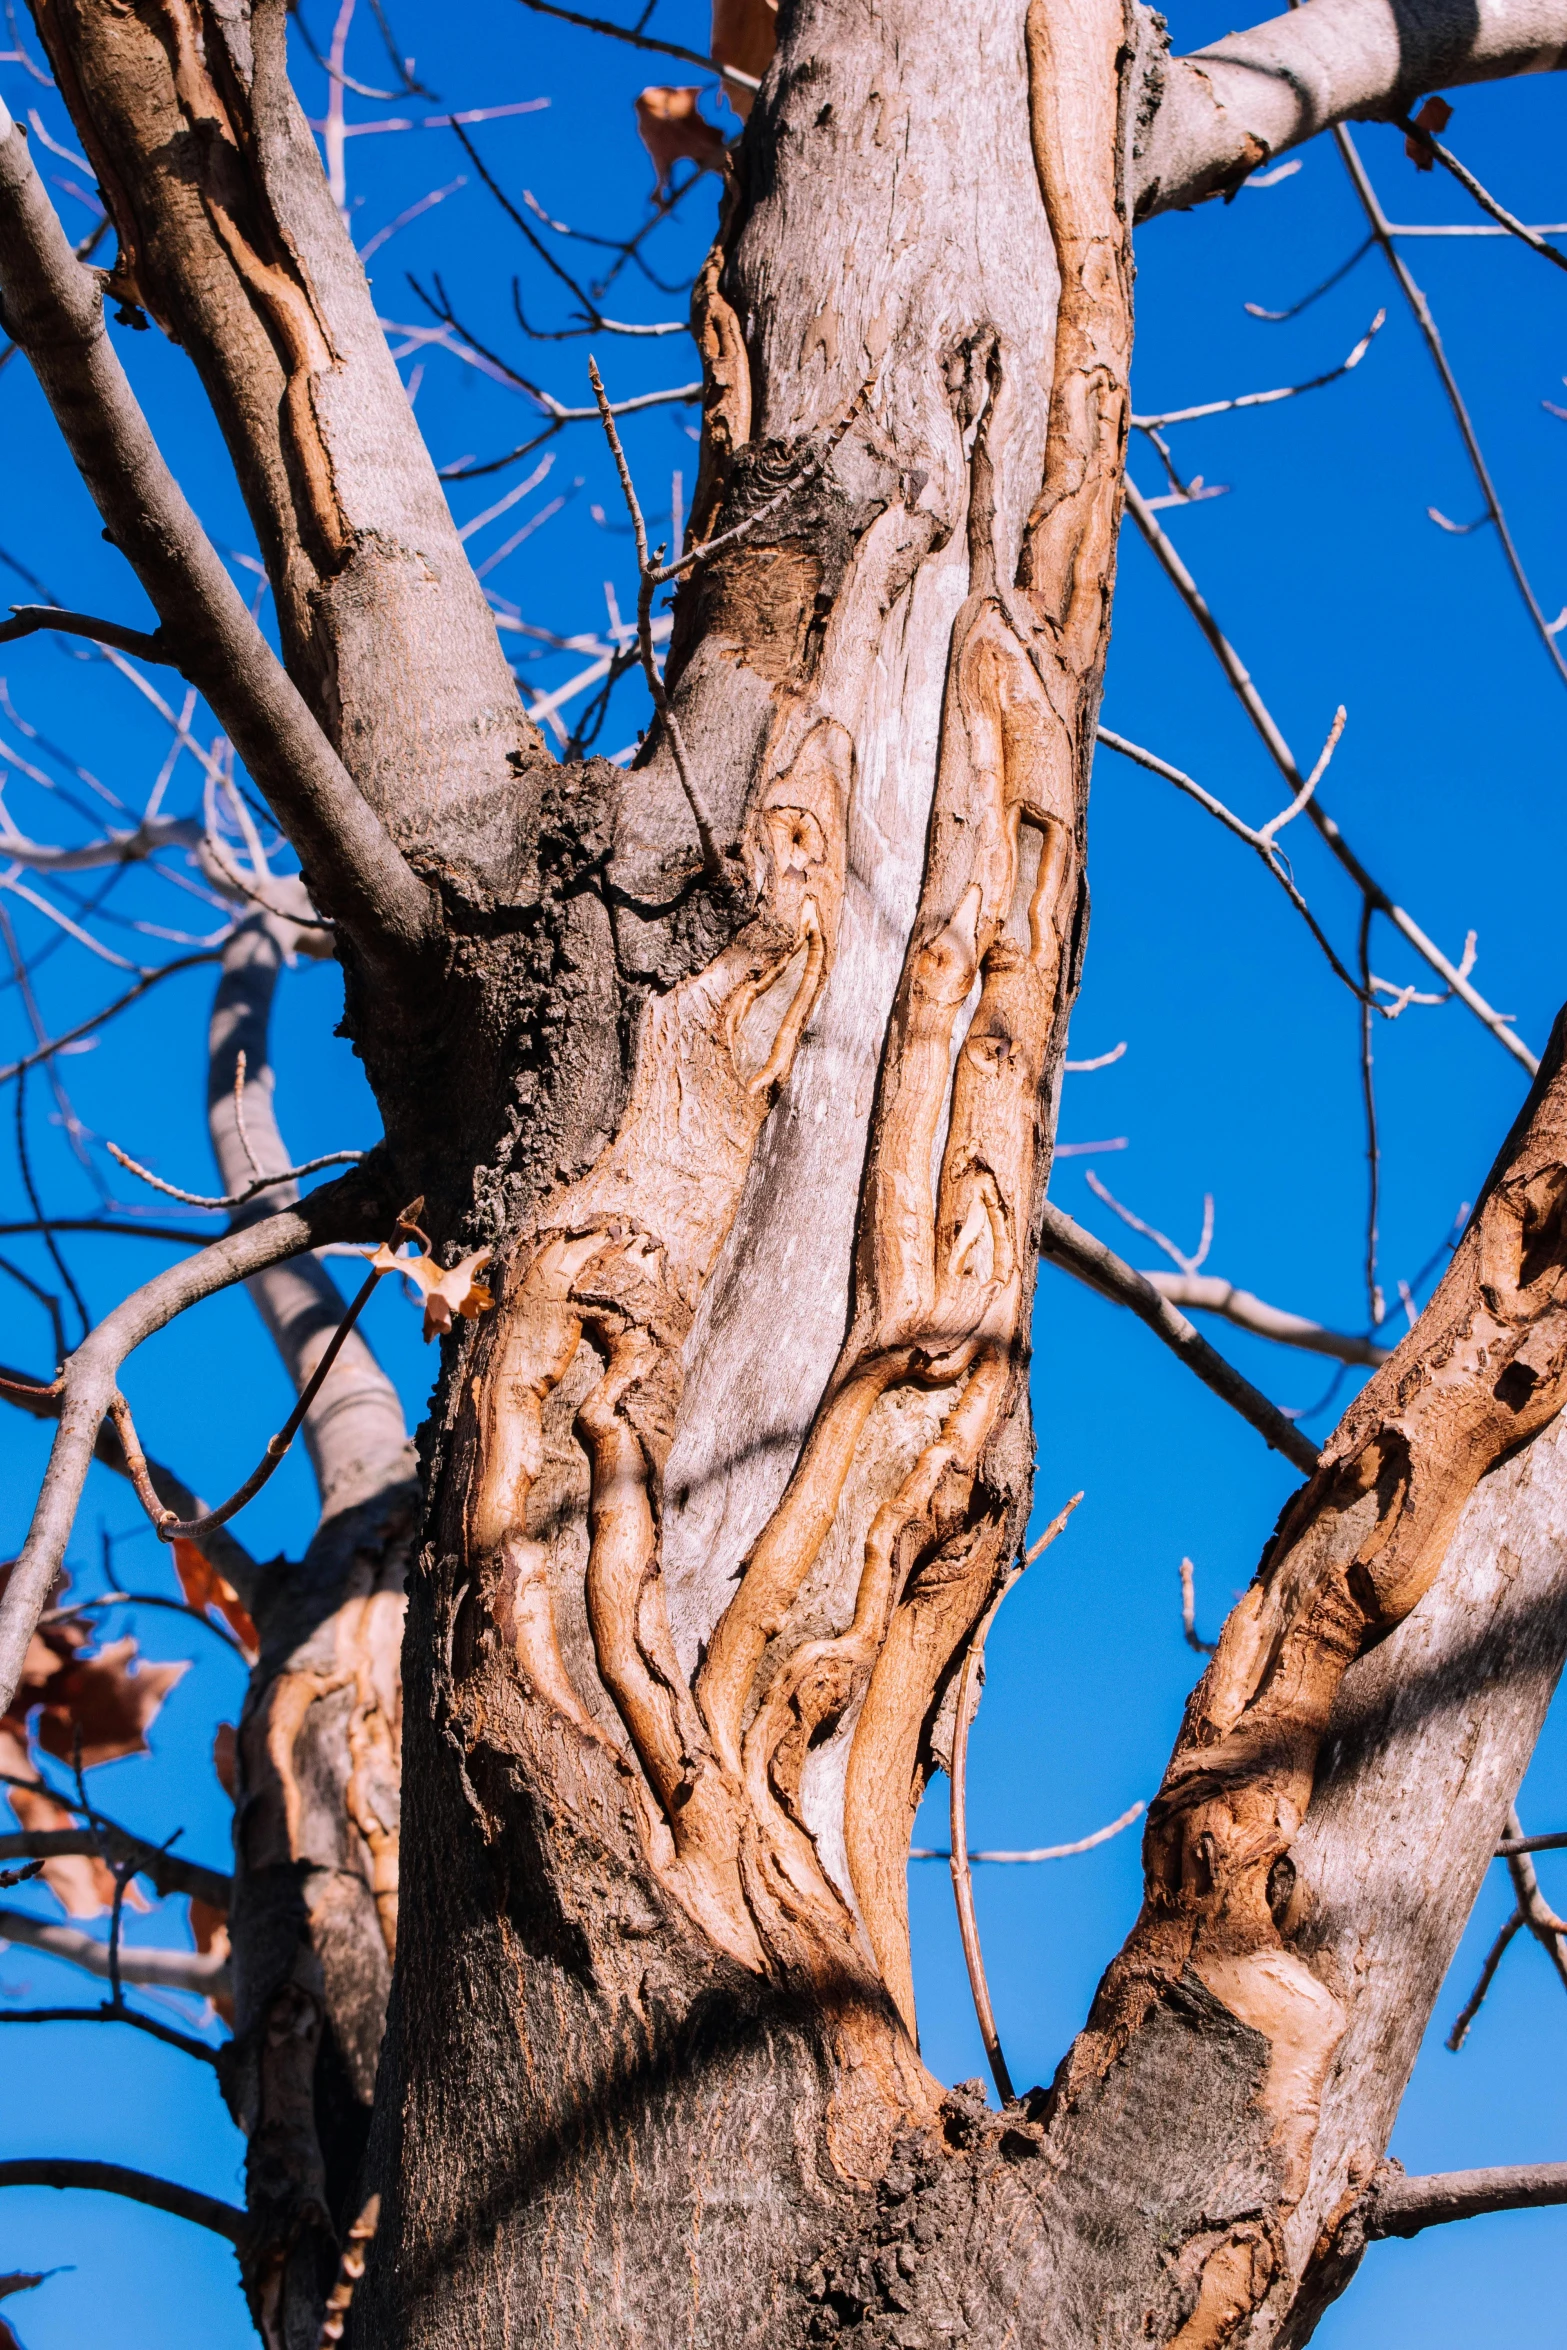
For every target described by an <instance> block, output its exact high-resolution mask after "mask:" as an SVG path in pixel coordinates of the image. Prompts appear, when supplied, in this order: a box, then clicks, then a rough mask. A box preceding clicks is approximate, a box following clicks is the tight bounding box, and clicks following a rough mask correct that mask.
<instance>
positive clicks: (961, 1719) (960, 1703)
mask: <svg viewBox="0 0 1567 2350" xmlns="http://www.w3.org/2000/svg"><path fill="white" fill-rule="evenodd" d="M1082 1498H1083V1497H1082V1495H1081V1494H1080V1493H1074V1494H1073V1496H1072V1498H1071V1500H1070V1501H1069V1502H1068V1503H1067V1505H1066V1507H1065V1509H1064V1510H1062V1511H1061V1513H1060V1514H1059V1516H1057V1517H1055V1518H1053V1519H1052V1520H1051V1522H1050V1524H1049V1525H1048V1526H1047V1527H1046V1528H1045V1531H1044V1533H1043V1534H1042V1535H1041V1536H1040V1537H1039V1540H1038V1541H1037V1542H1036V1543H1035V1544H1034V1545H1033V1547H1032V1548H1031V1549H1030V1550H1029V1551H1028V1552H1027V1553H1026V1554H1025V1555H1024V1556H1023V1557H1022V1558H1021V1559H1019V1560H1018V1562H1017V1564H1016V1565H1015V1566H1014V1567H1013V1569H1012V1572H1011V1573H1010V1574H1009V1575H1008V1576H1007V1577H1006V1580H1005V1581H1004V1582H1003V1584H1002V1586H1001V1589H1000V1590H999V1591H998V1592H997V1593H996V1596H995V1598H994V1599H993V1600H992V1601H991V1603H990V1605H989V1607H988V1608H987V1609H986V1610H985V1613H984V1614H983V1616H981V1618H980V1620H979V1623H978V1624H977V1625H976V1627H975V1630H974V1634H973V1637H972V1638H971V1640H970V1641H969V1644H968V1651H967V1654H966V1655H965V1656H964V1659H963V1662H962V1664H961V1665H960V1666H959V1668H958V1690H957V1709H956V1712H955V1713H954V1716H953V1723H952V1770H951V1774H950V1779H951V1789H952V1800H951V1823H952V1852H951V1857H950V1859H949V1861H948V1864H947V1865H948V1867H949V1869H950V1870H951V1873H952V1897H953V1900H954V1901H955V1902H956V1904H957V1911H958V1933H959V1935H960V1936H961V1938H962V1942H963V1963H964V1965H965V1966H966V1967H967V1968H968V1979H969V1989H970V1991H971V1992H972V1993H973V1995H974V2013H975V2015H976V2016H977V2017H978V2019H979V2036H980V2038H981V2039H982V2040H983V2041H984V2043H985V2055H986V2057H987V2058H988V2060H989V2063H990V2072H991V2078H992V2079H993V2080H994V2082H995V2084H996V2093H997V2095H998V2096H999V2097H1000V2099H1001V2102H1002V2104H1003V2105H1010V2104H1011V2102H1012V2099H1013V2096H1014V2095H1015V2091H1014V2090H1013V2087H1012V2076H1011V2074H1010V2073H1009V2072H1008V2071H1007V2060H1006V2058H1005V2056H1004V2055H1003V2054H1002V2052H1001V2035H1000V2033H999V2032H998V2031H997V2030H996V2013H995V2009H994V2008H993V2007H992V2006H991V2003H990V1985H989V1984H988V1983H987V1981H986V1980H985V1959H984V1954H983V1952H982V1951H981V1949H980V1943H979V1920H978V1918H977V1917H976V1916H975V1914H974V1875H973V1871H972V1870H971V1868H970V1867H969V1849H968V1738H969V1731H970V1730H971V1729H972V1727H973V1723H974V1716H975V1714H976V1713H977V1712H978V1710H979V1699H980V1692H981V1690H982V1689H983V1688H984V1686H985V1642H986V1639H987V1638H988V1637H989V1633H990V1627H991V1625H992V1624H993V1623H994V1622H995V1620H996V1611H997V1610H998V1608H999V1607H1000V1605H1001V1602H1002V1601H1003V1600H1004V1599H1005V1598H1006V1595H1007V1593H1008V1592H1009V1591H1010V1590H1011V1588H1012V1586H1013V1584H1014V1583H1015V1582H1016V1581H1017V1579H1018V1577H1019V1576H1020V1575H1021V1574H1022V1572H1023V1570H1024V1568H1025V1567H1028V1566H1032V1564H1033V1562H1034V1560H1035V1559H1037V1558H1038V1557H1039V1555H1040V1553H1041V1552H1042V1551H1045V1550H1048V1549H1049V1547H1050V1545H1051V1543H1052V1542H1054V1540H1055V1538H1056V1536H1057V1535H1058V1534H1059V1533H1060V1531H1061V1529H1062V1527H1063V1526H1064V1525H1065V1524H1066V1522H1067V1519H1068V1518H1069V1517H1070V1516H1071V1515H1072V1512H1073V1511H1074V1510H1075V1509H1076V1507H1077V1505H1078V1503H1079V1502H1080V1501H1081V1500H1082Z"/></svg>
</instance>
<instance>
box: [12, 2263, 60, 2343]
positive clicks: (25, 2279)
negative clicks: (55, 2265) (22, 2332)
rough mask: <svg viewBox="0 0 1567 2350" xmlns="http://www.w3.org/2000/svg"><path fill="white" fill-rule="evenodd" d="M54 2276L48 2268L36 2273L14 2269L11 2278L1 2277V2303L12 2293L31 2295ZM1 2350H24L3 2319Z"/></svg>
mask: <svg viewBox="0 0 1567 2350" xmlns="http://www.w3.org/2000/svg"><path fill="white" fill-rule="evenodd" d="M53 2274H54V2271H53V2270H52V2269H48V2268H41V2269H38V2270H36V2271H32V2270H26V2269H19V2268H18V2269H13V2270H12V2271H11V2273H10V2275H9V2276H0V2301H4V2300H7V2299H8V2298H9V2297H10V2295H11V2294H12V2293H30V2292H31V2291H32V2289H33V2287H34V2286H35V2285H41V2284H42V2283H43V2281H44V2279H45V2278H46V2277H49V2276H52V2275H53ZM0 2350H22V2345H21V2343H20V2342H19V2341H18V2339H17V2337H16V2334H15V2332H14V2331H13V2330H12V2328H11V2326H10V2325H8V2324H7V2322H6V2320H5V2319H4V2318H3V2317H0Z"/></svg>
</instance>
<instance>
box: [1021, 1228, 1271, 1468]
mask: <svg viewBox="0 0 1567 2350" xmlns="http://www.w3.org/2000/svg"><path fill="white" fill-rule="evenodd" d="M1039 1247H1040V1254H1041V1255H1042V1256H1046V1257H1048V1258H1049V1259H1050V1260H1051V1262H1052V1263H1053V1264H1057V1265H1060V1266H1061V1268H1062V1269H1063V1271H1065V1272H1068V1273H1072V1274H1075V1275H1076V1277H1077V1279H1078V1280H1079V1281H1086V1282H1087V1284H1088V1286H1089V1288H1090V1289H1097V1290H1098V1291H1099V1293H1100V1295H1101V1296H1102V1297H1108V1298H1110V1299H1111V1300H1112V1301H1113V1302H1114V1303H1115V1304H1116V1305H1119V1306H1130V1307H1131V1309H1132V1311H1133V1313H1134V1314H1135V1315H1136V1316H1137V1318H1138V1320H1139V1321H1140V1322H1145V1323H1146V1324H1147V1326H1148V1328H1149V1329H1150V1330H1151V1331H1152V1332H1153V1334H1154V1336H1155V1337H1156V1338H1160V1339H1162V1340H1163V1341H1164V1343H1165V1345H1166V1346H1167V1347H1169V1348H1170V1350H1171V1352H1172V1353H1174V1354H1177V1355H1179V1356H1180V1358H1181V1361H1182V1362H1183V1363H1185V1365H1186V1366H1187V1368H1188V1370H1191V1371H1195V1372H1196V1374H1197V1376H1198V1378H1199V1379H1200V1380H1201V1381H1202V1383H1203V1385H1204V1386H1205V1387H1210V1388H1212V1390H1213V1392H1214V1394H1215V1395H1216V1396H1218V1397H1219V1398H1220V1400H1221V1401H1222V1402H1224V1403H1227V1404H1228V1405H1229V1406H1230V1407H1231V1409H1232V1410H1233V1411H1237V1412H1239V1413H1240V1415H1241V1418H1242V1419H1243V1420H1249V1421H1250V1422H1251V1425H1252V1426H1253V1427H1254V1428H1255V1429H1256V1431H1257V1433H1258V1435H1259V1436H1261V1437H1262V1438H1263V1440H1264V1442H1265V1443H1267V1444H1270V1445H1271V1446H1272V1447H1273V1450H1274V1451H1275V1452H1281V1453H1283V1455H1284V1457H1285V1459H1286V1460H1289V1461H1293V1462H1294V1464H1295V1466H1296V1468H1297V1469H1303V1470H1304V1471H1305V1473H1306V1475H1307V1476H1308V1477H1309V1476H1310V1475H1311V1473H1312V1471H1313V1470H1314V1469H1315V1468H1316V1466H1317V1448H1316V1446H1315V1445H1314V1444H1313V1443H1312V1441H1311V1439H1310V1437H1309V1436H1306V1435H1304V1434H1303V1433H1302V1431H1301V1430H1300V1429H1299V1428H1297V1427H1296V1426H1295V1425H1294V1423H1293V1422H1292V1421H1290V1420H1287V1419H1286V1418H1285V1417H1284V1414H1283V1413H1282V1412H1281V1411H1280V1410H1279V1407H1278V1405H1277V1404H1274V1403H1270V1402H1269V1401H1268V1398H1267V1397H1266V1396H1265V1395H1264V1394H1262V1393H1261V1391H1260V1390H1259V1389H1258V1388H1255V1387H1253V1386H1252V1384H1251V1381H1250V1380H1249V1379H1243V1378H1242V1376H1241V1374H1240V1372H1239V1371H1237V1370H1236V1369H1235V1368H1234V1366H1233V1364H1230V1363H1227V1362H1226V1361H1225V1359H1224V1357H1223V1355H1221V1354H1219V1353H1217V1352H1216V1351H1215V1349H1214V1348H1213V1347H1211V1346H1210V1345H1209V1344H1208V1341H1207V1340H1206V1339H1205V1338H1202V1337H1200V1336H1199V1335H1198V1333H1197V1332H1196V1331H1195V1330H1194V1329H1193V1328H1192V1326H1191V1324H1190V1322H1188V1321H1187V1319H1186V1317H1185V1316H1184V1314H1181V1313H1178V1312H1177V1311H1176V1308H1175V1307H1174V1306H1173V1305H1172V1304H1171V1303H1170V1301H1169V1299H1168V1298H1166V1297H1164V1296H1162V1295H1161V1294H1160V1292H1159V1290H1158V1289H1156V1288H1155V1287H1154V1284H1153V1281H1152V1280H1150V1279H1148V1278H1147V1276H1146V1275H1144V1274H1142V1273H1138V1272H1136V1271H1134V1270H1133V1268H1132V1267H1131V1266H1130V1265H1129V1264H1127V1262H1126V1260H1125V1259H1124V1257H1118V1256H1117V1255H1116V1253H1115V1251H1114V1249H1112V1248H1106V1246H1105V1244H1104V1242H1103V1241H1102V1240H1098V1239H1096V1238H1095V1237H1094V1235H1093V1233H1091V1232H1085V1231H1084V1229H1083V1227H1082V1225H1081V1224H1075V1223H1074V1222H1073V1221H1072V1218H1071V1217H1070V1216H1068V1215H1065V1214H1064V1213H1063V1212H1062V1210H1061V1209H1060V1208H1058V1207H1054V1206H1052V1205H1051V1203H1050V1202H1049V1201H1048V1200H1047V1201H1046V1203H1045V1209H1044V1224H1043V1228H1042V1230H1041V1233H1040V1239H1039Z"/></svg>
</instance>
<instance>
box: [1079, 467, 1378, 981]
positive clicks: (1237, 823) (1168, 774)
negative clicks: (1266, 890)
mask: <svg viewBox="0 0 1567 2350" xmlns="http://www.w3.org/2000/svg"><path fill="white" fill-rule="evenodd" d="M1128 491H1130V485H1128ZM1098 739H1099V741H1100V742H1102V743H1103V744H1104V746H1105V749H1106V750H1107V751H1119V752H1120V754H1121V756H1122V758H1123V759H1132V760H1134V761H1135V762H1136V764H1137V765H1138V766H1139V767H1146V768H1148V769H1149V771H1150V772H1151V773H1152V774H1154V775H1162V776H1163V777H1164V780H1165V782H1166V783H1173V784H1174V785H1175V787H1176V789H1177V790H1178V791H1183V792H1185V793H1186V795H1187V797H1188V798H1189V799H1193V800H1195V801H1196V802H1197V804H1198V806H1199V807H1200V808H1205V809H1206V810H1207V812H1208V814H1209V815H1210V816H1216V817H1217V818H1218V820H1219V822H1220V823H1221V824H1222V825H1223V826H1224V827H1225V829H1226V830H1227V831H1229V832H1233V833H1234V835H1235V837H1236V839H1237V840H1243V841H1244V842H1245V843H1246V846H1247V847H1248V848H1249V849H1255V850H1256V852H1257V854H1258V856H1259V857H1260V858H1261V859H1262V862H1263V863H1264V865H1265V866H1266V867H1267V869H1268V871H1269V872H1270V873H1271V874H1272V876H1273V878H1274V880H1275V881H1276V882H1277V883H1278V885H1279V887H1280V889H1282V890H1283V892H1284V894H1285V896H1286V897H1287V898H1288V899H1289V902H1290V904H1291V905H1292V906H1293V907H1294V908H1295V911H1296V913H1297V914H1299V916H1300V918H1301V920H1302V921H1303V922H1304V923H1305V925H1306V927H1307V929H1308V930H1309V931H1310V932H1311V935H1312V937H1313V938H1314V939H1315V940H1316V942H1317V944H1318V946H1319V947H1320V948H1321V949H1322V952H1323V953H1324V955H1326V957H1327V959H1328V962H1329V964H1330V966H1331V968H1332V970H1333V973H1334V976H1335V978H1338V979H1341V980H1342V981H1343V983H1344V985H1345V986H1346V987H1347V988H1348V989H1349V991H1350V993H1351V995H1354V996H1357V997H1358V996H1359V995H1360V993H1361V991H1360V987H1359V984H1358V983H1357V981H1356V979H1355V977H1354V975H1353V973H1352V972H1351V971H1350V970H1349V969H1348V968H1347V966H1346V965H1345V964H1344V962H1343V961H1342V960H1341V958H1340V956H1339V954H1338V951H1337V949H1336V948H1335V946H1334V945H1333V942H1332V940H1331V939H1330V938H1329V937H1328V935H1327V932H1326V931H1325V930H1324V929H1323V927H1322V925H1321V923H1320V922H1319V921H1318V920H1317V917H1316V916H1315V914H1313V912H1312V910H1311V908H1310V907H1309V906H1308V905H1307V903H1306V900H1305V899H1304V897H1303V896H1302V895H1301V892H1300V889H1299V887H1298V886H1297V884H1296V881H1295V877H1294V875H1293V874H1292V873H1291V871H1290V869H1289V867H1288V865H1287V864H1286V863H1285V861H1284V859H1283V857H1281V856H1280V855H1279V854H1278V852H1277V851H1276V850H1275V848H1274V846H1273V837H1272V830H1270V829H1269V828H1268V827H1264V828H1263V830H1256V829H1254V828H1253V827H1252V826H1251V825H1249V824H1248V823H1247V822H1246V821H1245V819H1244V817H1241V816H1237V815H1236V814H1235V812H1234V810H1233V809H1232V808H1227V807H1226V806H1225V804H1224V802H1223V801H1222V800H1219V799H1215V797H1214V795H1213V793H1212V792H1210V791H1205V790H1204V788H1203V786H1202V785H1201V784H1200V783H1198V782H1196V781H1195V780H1194V778H1193V777H1191V776H1190V775H1188V774H1186V773H1185V771H1184V770H1183V769H1182V768H1179V767H1175V766H1172V765H1171V763H1170V761H1169V760H1168V759H1161V758H1160V757H1159V756H1158V755H1157V753H1156V752H1153V751H1145V750H1144V749H1143V747H1142V745H1141V743H1134V742H1129V741H1128V739H1127V737H1126V736H1125V735H1124V734H1113V733H1112V732H1111V730H1110V728H1109V727H1108V726H1101V727H1100V728H1099V729H1098ZM1329 739H1330V741H1336V740H1337V735H1336V733H1335V734H1334V735H1332V736H1330V738H1329ZM1308 787H1312V788H1314V786H1313V779H1312V777H1310V776H1308V777H1306V778H1304V779H1303V780H1301V781H1300V792H1305V791H1307V790H1308ZM1306 804H1307V802H1305V801H1301V800H1300V793H1299V792H1297V795H1296V799H1295V800H1294V801H1292V802H1291V803H1290V806H1289V807H1288V808H1285V809H1282V810H1281V811H1280V813H1279V815H1278V816H1277V817H1274V818H1272V819H1271V826H1272V827H1273V828H1277V826H1278V825H1279V824H1280V823H1281V822H1284V821H1287V820H1288V819H1289V817H1290V816H1291V815H1293V814H1295V813H1296V812H1297V806H1298V805H1299V806H1304V805H1306ZM1264 831H1267V833H1268V837H1267V838H1266V839H1265V838H1264Z"/></svg>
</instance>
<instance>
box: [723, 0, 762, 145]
mask: <svg viewBox="0 0 1567 2350" xmlns="http://www.w3.org/2000/svg"><path fill="white" fill-rule="evenodd" d="M777 46H778V0H713V38H712V40H711V42H710V44H709V48H708V54H709V55H710V56H711V58H712V60H713V63H714V64H715V65H732V66H735V67H736V68H737V69H738V70H739V71H740V72H741V73H747V74H749V75H750V76H751V79H752V80H753V81H757V82H759V81H760V80H761V78H762V76H763V74H764V73H766V71H767V68H768V67H769V66H770V65H771V64H772V62H773V51H774V50H775V49H776V48H777ZM724 96H725V97H726V98H727V99H728V101H729V103H730V105H731V106H732V107H733V108H734V110H735V112H736V114H738V115H739V117H740V119H741V121H742V122H743V121H744V120H745V118H746V116H747V115H748V114H749V113H750V111H751V107H752V104H753V102H754V100H755V97H756V93H755V91H754V90H748V89H747V88H746V87H745V85H744V83H743V82H726V83H725V84H724Z"/></svg>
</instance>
